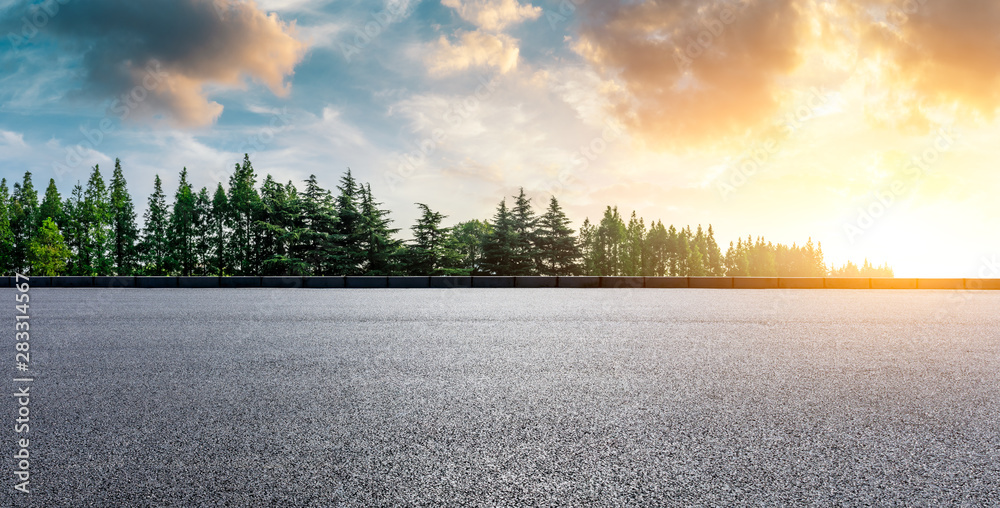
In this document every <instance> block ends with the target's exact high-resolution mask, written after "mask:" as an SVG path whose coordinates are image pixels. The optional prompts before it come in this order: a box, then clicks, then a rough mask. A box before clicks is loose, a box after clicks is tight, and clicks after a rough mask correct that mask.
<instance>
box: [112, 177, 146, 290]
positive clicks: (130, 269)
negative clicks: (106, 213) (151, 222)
mask: <svg viewBox="0 0 1000 508" xmlns="http://www.w3.org/2000/svg"><path fill="white" fill-rule="evenodd" d="M111 224H112V227H111V238H112V240H111V244H112V254H113V257H114V272H115V273H116V274H118V275H133V274H135V273H136V272H137V271H138V269H139V252H138V251H137V250H136V244H137V243H138V242H139V226H138V225H137V224H136V214H135V206H134V205H133V204H132V196H130V195H129V192H128V184H127V183H126V182H125V175H124V174H123V173H122V165H121V160H119V159H115V170H114V173H112V175H111Z"/></svg>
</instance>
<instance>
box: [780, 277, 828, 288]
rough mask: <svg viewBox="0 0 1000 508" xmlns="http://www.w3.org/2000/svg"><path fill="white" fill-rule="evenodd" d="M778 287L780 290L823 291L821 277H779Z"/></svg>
mask: <svg viewBox="0 0 1000 508" xmlns="http://www.w3.org/2000/svg"><path fill="white" fill-rule="evenodd" d="M778 287H779V288H781V289H823V288H824V287H825V286H824V280H823V277H779V278H778Z"/></svg>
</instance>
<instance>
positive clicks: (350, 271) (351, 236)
mask: <svg viewBox="0 0 1000 508" xmlns="http://www.w3.org/2000/svg"><path fill="white" fill-rule="evenodd" d="M337 190H339V191H340V194H338V195H337V198H336V200H335V205H336V211H337V222H336V224H335V225H334V228H333V240H334V249H333V253H332V256H331V264H332V267H331V268H332V270H333V272H334V273H336V274H337V275H360V274H362V273H364V263H365V251H364V243H365V231H364V220H365V218H364V217H363V216H362V214H361V209H360V206H359V201H360V199H361V192H360V186H359V185H358V182H357V181H356V180H355V179H354V177H353V176H351V170H350V168H348V170H347V173H346V174H344V176H343V177H341V179H340V185H338V186H337Z"/></svg>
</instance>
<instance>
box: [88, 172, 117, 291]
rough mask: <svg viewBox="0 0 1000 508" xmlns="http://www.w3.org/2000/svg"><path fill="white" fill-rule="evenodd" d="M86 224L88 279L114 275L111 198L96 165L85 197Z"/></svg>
mask: <svg viewBox="0 0 1000 508" xmlns="http://www.w3.org/2000/svg"><path fill="white" fill-rule="evenodd" d="M82 222H83V224H85V225H86V235H87V238H86V240H85V241H84V242H83V245H84V255H83V256H82V258H83V260H84V264H83V270H84V275H108V274H110V273H112V271H113V266H114V261H113V259H112V256H111V239H112V238H111V198H110V196H109V195H108V188H107V186H106V185H105V184H104V178H103V177H102V176H101V168H100V167H99V166H96V165H95V166H94V171H93V172H91V174H90V179H89V180H87V188H86V190H84V193H83V208H82Z"/></svg>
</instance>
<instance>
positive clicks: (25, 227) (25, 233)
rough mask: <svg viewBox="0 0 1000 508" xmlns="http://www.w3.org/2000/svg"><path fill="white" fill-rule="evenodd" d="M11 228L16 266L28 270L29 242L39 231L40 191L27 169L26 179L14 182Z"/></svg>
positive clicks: (21, 270) (18, 268)
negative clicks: (32, 181)
mask: <svg viewBox="0 0 1000 508" xmlns="http://www.w3.org/2000/svg"><path fill="white" fill-rule="evenodd" d="M9 210H10V212H9V213H10V219H9V220H10V230H11V233H12V234H13V237H14V249H13V251H14V268H15V270H17V271H20V272H22V273H23V272H27V271H28V269H29V267H30V265H29V263H28V244H29V243H30V242H31V239H32V238H33V237H34V236H35V233H36V232H37V231H38V219H37V217H38V192H36V191H35V187H34V185H33V184H32V183H31V172H30V171H25V173H24V181H23V182H22V183H20V184H19V183H14V191H13V193H12V194H11V202H10V208H9Z"/></svg>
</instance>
